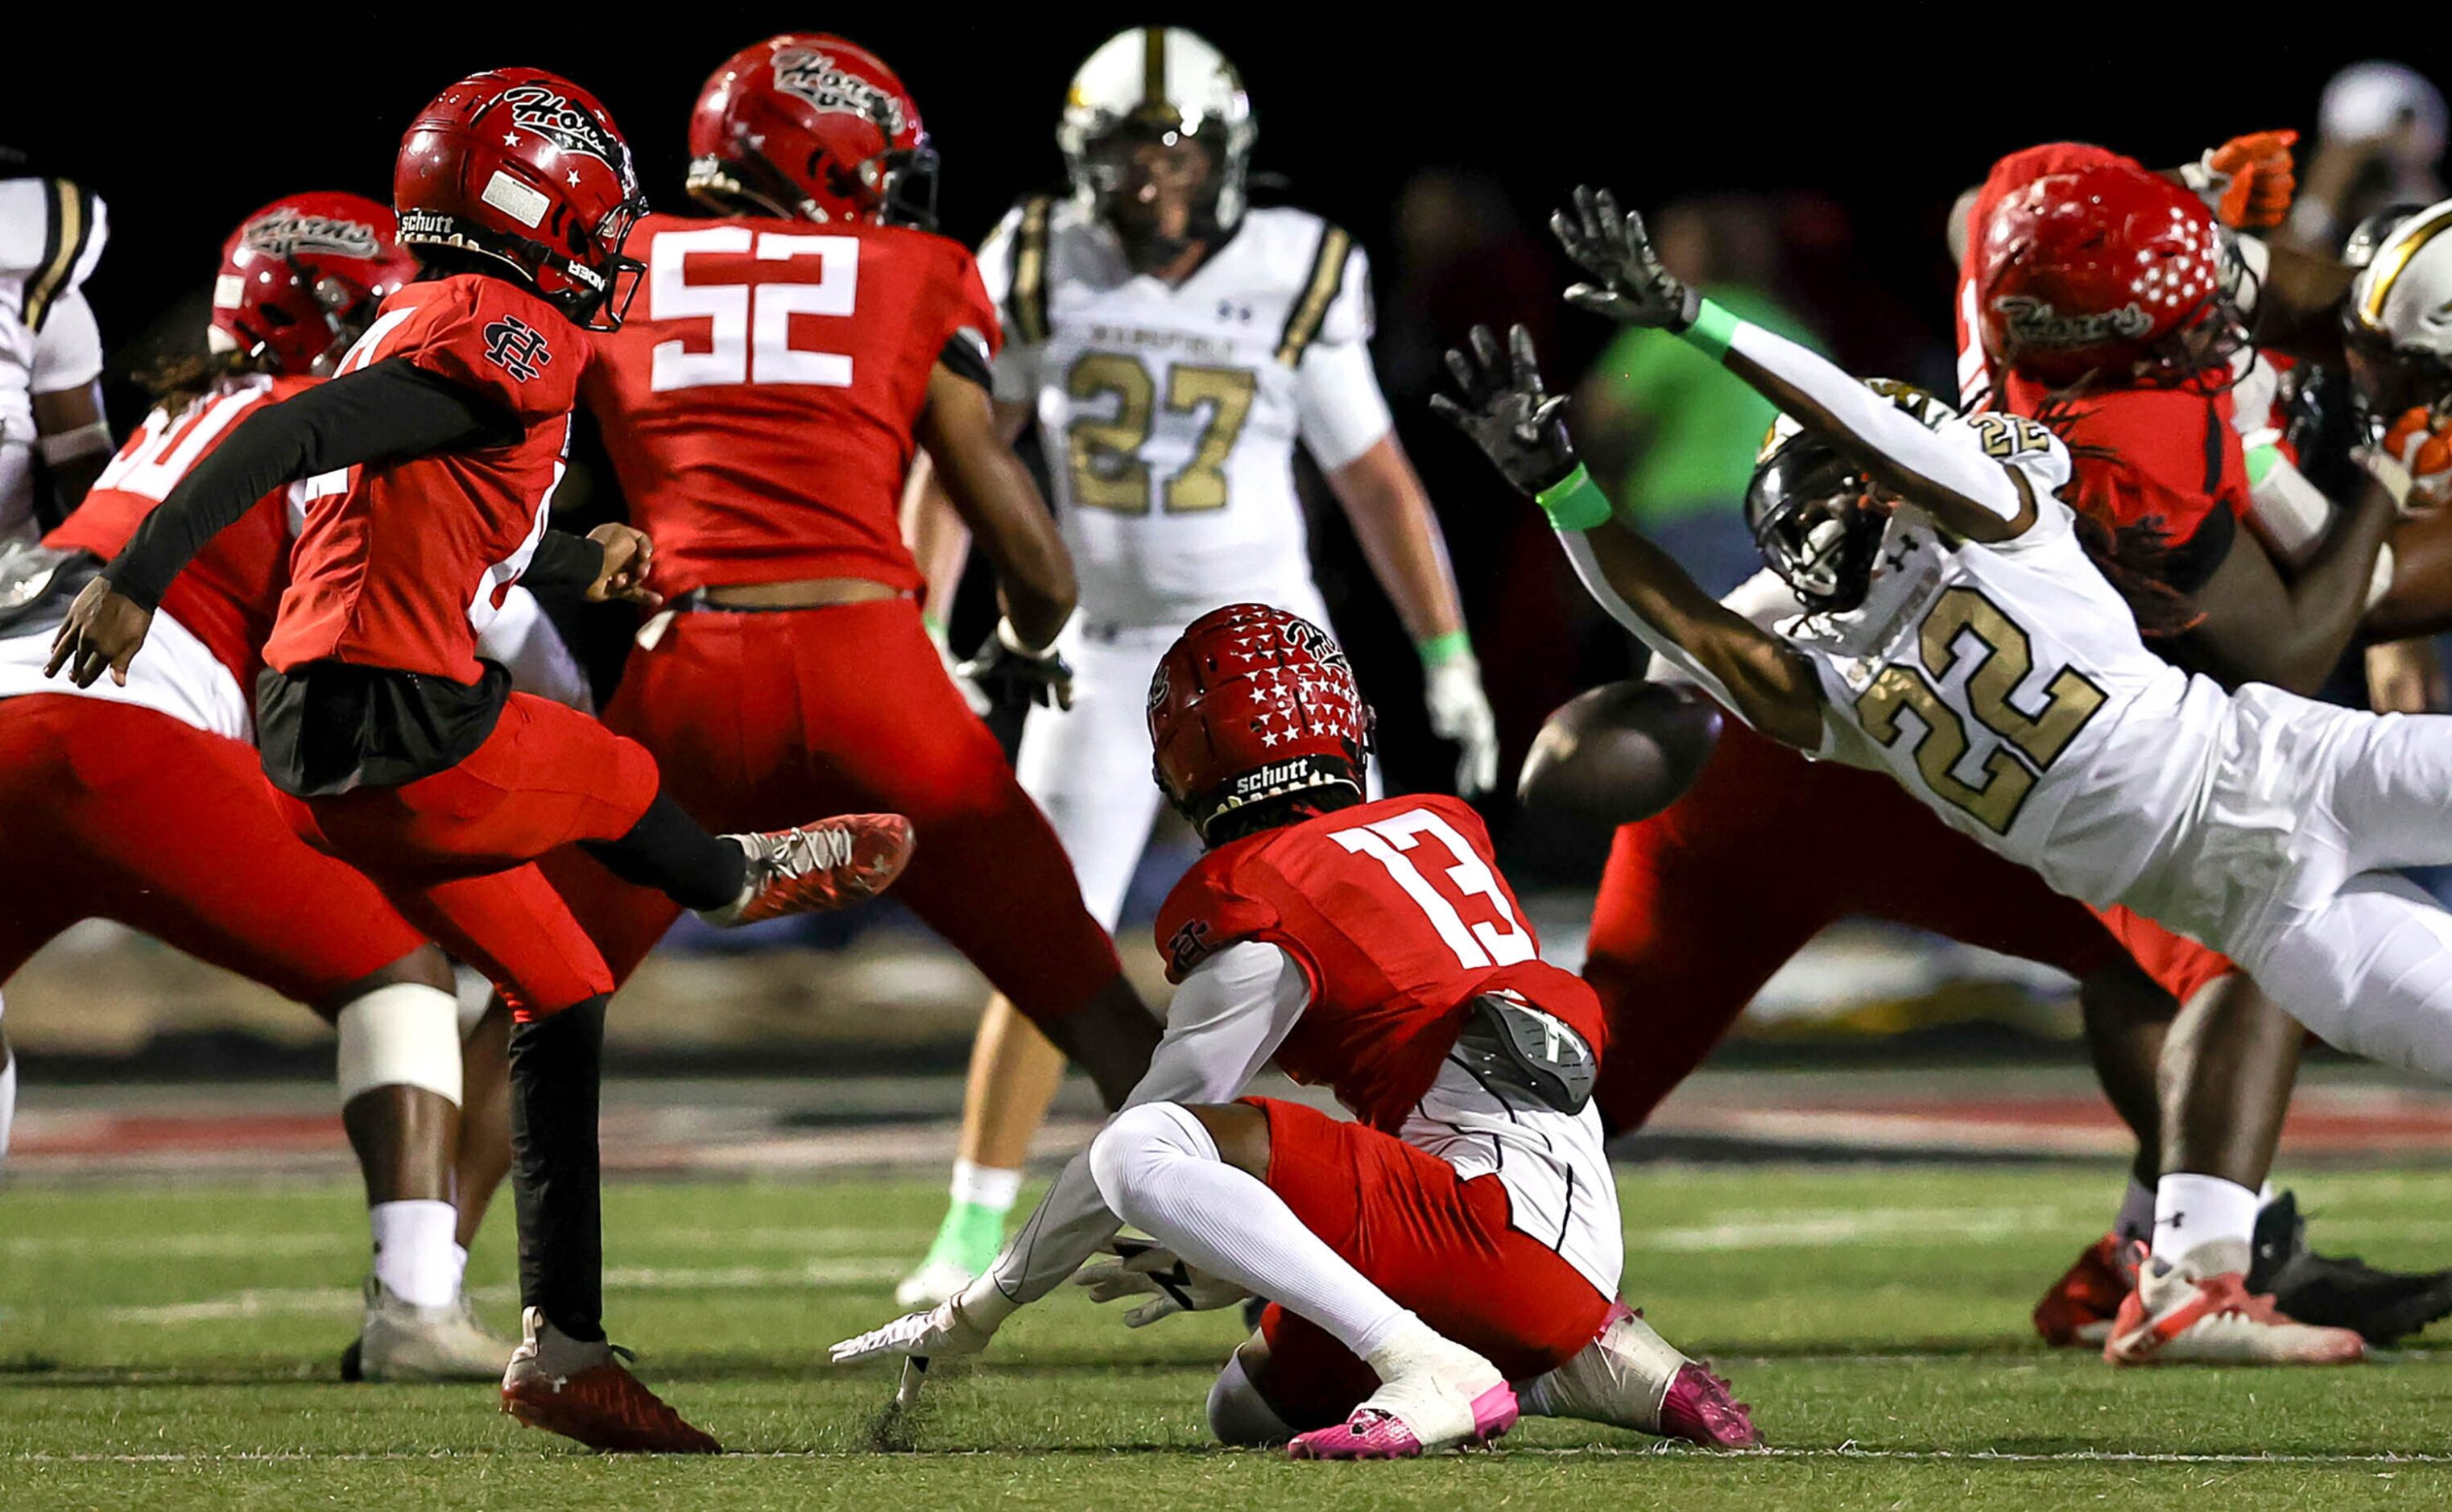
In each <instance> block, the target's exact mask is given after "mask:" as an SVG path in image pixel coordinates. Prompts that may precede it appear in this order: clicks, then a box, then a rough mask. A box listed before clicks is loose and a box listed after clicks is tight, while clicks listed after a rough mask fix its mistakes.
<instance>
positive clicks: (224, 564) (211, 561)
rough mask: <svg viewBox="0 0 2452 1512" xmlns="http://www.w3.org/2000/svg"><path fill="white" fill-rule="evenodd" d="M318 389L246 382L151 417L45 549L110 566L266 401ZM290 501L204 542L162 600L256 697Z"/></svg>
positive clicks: (306, 383)
mask: <svg viewBox="0 0 2452 1512" xmlns="http://www.w3.org/2000/svg"><path fill="white" fill-rule="evenodd" d="M319 382H321V380H318V379H313V378H269V377H263V376H258V377H252V378H245V379H241V380H239V381H237V382H236V383H226V384H224V385H222V386H221V387H219V388H217V389H215V390H214V391H213V392H212V393H209V394H208V395H206V396H205V397H204V398H202V399H200V400H197V401H196V402H195V403H191V404H189V405H188V407H187V408H186V409H185V410H183V411H181V412H180V414H179V415H178V416H177V417H176V418H175V419H174V418H172V417H171V416H170V415H168V414H167V413H165V412H164V411H162V410H160V409H156V410H154V411H153V412H152V413H151V414H149V415H148V416H146V417H145V423H144V424H142V425H140V426H138V427H137V430H136V434H135V435H133V436H130V437H129V438H128V444H127V445H125V446H122V447H121V448H119V455H118V456H116V457H114V458H112V459H111V460H110V465H109V466H108V467H106V468H104V469H103V471H102V476H101V477H100V478H97V479H96V480H94V484H93V487H92V488H90V489H89V490H88V491H87V493H86V496H85V501H84V502H83V503H80V504H79V505H77V507H76V512H75V513H74V514H72V515H70V516H69V518H68V519H67V520H66V521H64V522H63V523H62V524H61V525H60V527H59V528H58V529H57V530H54V531H52V532H51V533H50V534H49V535H48V536H46V537H44V538H43V544H45V545H47V546H57V547H62V548H81V549H83V550H86V551H89V552H92V553H93V554H94V555H95V556H97V557H100V558H102V559H103V560H106V561H108V560H110V559H111V558H113V557H116V556H118V555H119V552H120V548H121V547H123V546H126V545H127V544H128V539H129V537H130V536H133V535H135V534H136V527H137V526H138V525H140V524H143V523H144V522H145V517H146V516H148V515H149V514H151V513H152V512H153V510H154V508H155V506H157V505H159V504H160V503H161V502H162V501H163V500H164V499H166V498H168V496H169V493H170V490H171V489H172V488H173V487H176V486H177V485H178V482H179V480H180V479H182V478H185V477H187V476H188V472H189V471H190V470H191V469H193V468H194V467H195V465H196V463H198V462H199V461H203V460H204V459H205V458H206V457H207V456H208V455H209V454H210V453H211V452H212V449H213V448H214V447H216V446H218V445H220V444H221V443H222V442H223V441H224V440H226V439H227V437H228V436H229V434H230V433H231V431H232V430H234V429H235V428H236V427H237V425H238V422H240V421H242V420H245V419H246V418H247V416H248V415H250V414H253V413H254V412H255V410H256V408H257V407H258V406H260V405H262V404H264V403H280V402H281V401H283V400H285V399H287V398H289V397H290V396H291V395H292V394H295V393H298V392H299V391H301V390H302V389H306V388H309V387H312V386H313V385H314V384H315V383H319ZM287 495H288V490H287V488H282V489H276V490H274V491H273V492H272V493H270V494H267V495H266V496H265V498H264V501H263V502H261V503H259V504H257V505H256V506H255V507H254V508H253V509H250V510H248V511H247V513H246V514H245V515H243V516H241V517H240V518H239V520H238V523H236V524H234V525H232V526H230V527H229V528H228V529H227V530H225V531H223V532H222V533H221V534H220V535H218V536H215V537H214V538H213V539H212V540H210V541H208V542H207V543H206V545H205V549H204V550H202V551H200V552H198V553H197V554H196V557H195V560H193V561H190V562H189V563H188V566H187V570H185V571H184V572H182V573H180V574H179V576H178V577H176V578H174V579H171V580H170V586H169V589H168V591H167V592H165V593H164V594H163V595H162V608H163V609H164V611H165V612H167V613H168V615H169V616H170V618H172V619H176V620H178V621H179V623H181V624H183V625H185V626H187V627H188V629H189V630H190V631H192V632H194V633H195V637H196V638H197V639H199V640H201V641H203V642H204V643H205V646H206V648H207V649H208V650H209V651H211V652H212V654H213V658H214V659H215V660H217V661H219V662H220V663H221V664H222V665H223V666H225V667H227V668H228V669H229V672H230V676H231V677H236V678H237V679H238V685H239V688H240V690H241V691H242V692H244V693H247V694H249V695H252V693H253V691H254V688H255V675H256V674H257V673H258V672H260V671H262V670H263V667H264V662H263V646H264V642H265V640H266V639H267V638H268V637H269V636H270V635H271V634H272V619H273V614H274V611H275V610H276V609H278V608H279V606H280V603H281V590H282V589H283V587H284V586H286V585H287V583H288V581H289V518H288V501H287Z"/></svg>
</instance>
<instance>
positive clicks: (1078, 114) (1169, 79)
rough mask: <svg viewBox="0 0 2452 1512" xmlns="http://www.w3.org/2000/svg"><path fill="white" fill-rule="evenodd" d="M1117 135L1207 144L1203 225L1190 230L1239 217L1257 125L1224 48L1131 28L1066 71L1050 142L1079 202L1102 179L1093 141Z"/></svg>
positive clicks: (1177, 30) (1193, 35)
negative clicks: (1209, 172)
mask: <svg viewBox="0 0 2452 1512" xmlns="http://www.w3.org/2000/svg"><path fill="white" fill-rule="evenodd" d="M1126 133H1130V134H1131V135H1133V136H1137V137H1139V138H1141V139H1144V140H1152V141H1157V142H1162V143H1164V144H1166V145H1168V146H1173V145H1174V144H1175V143H1176V142H1177V141H1191V142H1196V143H1200V144H1202V145H1204V146H1208V147H1211V148H1212V150H1213V151H1214V152H1215V153H1216V165H1217V171H1216V181H1215V182H1216V194H1215V197H1214V198H1213V199H1212V200H1211V201H1210V202H1209V204H1208V206H1206V208H1207V210H1208V215H1207V219H1208V220H1209V221H1210V223H1211V224H1210V225H1208V226H1201V227H1199V229H1200V231H1201V232H1202V233H1204V235H1206V236H1222V235H1224V234H1225V233H1227V232H1231V231H1232V230H1234V229H1235V226H1236V223H1237V222H1239V221H1240V220H1241V219H1242V218H1243V209H1244V206H1245V204H1246V196H1245V192H1244V190H1245V184H1246V181H1247V179H1248V177H1249V170H1250V167H1251V160H1252V144H1253V143H1254V142H1255V141H1256V139H1257V138H1258V136H1259V126H1258V123H1257V122H1256V121H1255V120H1254V119H1253V117H1252V100H1251V96H1249V95H1247V94H1245V93H1244V92H1243V76H1242V75H1241V74H1240V73H1238V72H1236V69H1235V65H1234V64H1232V63H1229V62H1228V61H1227V60H1226V55H1225V54H1224V53H1222V52H1220V51H1218V50H1217V49H1216V48H1215V47H1213V46H1211V45H1210V43H1209V41H1208V40H1207V39H1206V38H1204V37H1202V36H1200V35H1199V34H1198V33H1197V32H1194V31H1190V30H1187V29H1184V28H1182V27H1133V28H1131V29H1127V30H1123V31H1118V32H1117V33H1116V34H1115V35H1114V36H1112V37H1109V38H1108V39H1107V40H1106V41H1105V42H1104V43H1102V44H1100V45H1099V48H1098V50H1097V51H1096V52H1093V53H1091V54H1090V59H1089V61H1088V62H1086V63H1084V64H1082V65H1081V67H1080V69H1079V70H1078V72H1076V73H1075V74H1074V75H1073V84H1072V88H1070V89H1068V90H1067V91H1066V92H1065V95H1064V114H1063V117H1062V119H1061V120H1059V121H1058V123H1057V126H1056V145H1057V146H1058V147H1061V148H1062V149H1063V151H1064V163H1065V167H1067V168H1068V169H1069V170H1070V171H1071V174H1072V179H1073V191H1074V193H1075V194H1076V195H1078V197H1079V198H1080V200H1081V203H1082V205H1083V207H1084V208H1088V209H1092V210H1095V209H1096V208H1097V201H1098V197H1099V195H1100V193H1101V192H1102V190H1103V189H1104V188H1105V187H1107V185H1106V183H1105V179H1106V178H1107V177H1108V173H1107V172H1106V171H1105V170H1104V166H1103V165H1102V164H1101V162H1100V161H1099V157H1100V154H1099V152H1098V147H1099V146H1100V144H1101V143H1104V142H1108V141H1110V140H1111V139H1113V138H1116V137H1117V136H1119V135H1123V134H1126Z"/></svg>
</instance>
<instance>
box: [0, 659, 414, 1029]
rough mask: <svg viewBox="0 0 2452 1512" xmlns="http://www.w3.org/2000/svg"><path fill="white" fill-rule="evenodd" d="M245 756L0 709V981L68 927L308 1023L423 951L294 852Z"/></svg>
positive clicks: (372, 903)
mask: <svg viewBox="0 0 2452 1512" xmlns="http://www.w3.org/2000/svg"><path fill="white" fill-rule="evenodd" d="M276 796H277V795H276V794H275V793H274V792H273V789H272V786H271V784H270V783H267V781H265V780H264V770H263V768H262V767H261V766H260V765H259V764H258V762H257V760H256V754H255V749H254V748H253V747H252V746H248V745H246V744H244V743H242V742H240V741H237V740H232V739H229V738H227V736H218V735H209V734H207V733H206V732H205V731H202V730H199V729H196V728H195V727H194V726H192V725H188V724H183V723H181V722H180V721H179V720H177V719H175V718H173V717H170V716H169V715H167V714H159V713H156V712H155V711H153V710H151V709H147V708H141V707H138V706H136V705H133V704H126V703H111V702H107V701H105V700H103V699H101V698H89V697H78V696H76V695H72V694H51V693H37V694H27V695H24V696H21V697H13V698H8V699H0V981H6V980H7V979H8V978H9V977H10V976H12V975H14V974H15V973H16V971H17V969H18V968H19V967H21V966H23V965H25V964H26V961H27V958H28V957H30V956H31V955H32V954H33V953H34V952H36V951H38V950H40V949H42V947H43V946H44V945H45V944H46V943H47V942H49V940H50V939H51V938H52V936H54V935H56V934H58V933H60V932H61V931H62V930H65V929H67V928H68V927H69V925H71V924H74V923H76V922H77V921H78V920H80V919H87V918H107V919H113V920H116V921H118V922H119V923H122V924H125V925H127V926H129V928H130V929H136V930H142V931H144V932H145V933H148V934H150V935H152V936H153V937H155V938H156V939H159V940H161V941H163V942H164V943H166V944H168V945H171V946H173V947H175V948H177V949H179V950H181V951H184V952H187V953H188V954H189V955H192V956H194V957H196V958H197V959H198V960H200V961H208V962H210V963H211V964H212V965H215V966H218V967H221V968H223V969H224V970H226V971H231V972H237V973H238V974H239V975H241V976H244V977H247V978H248V979H250V980H252V981H256V982H261V983H262V984H264V985H265V986H266V987H268V988H270V989H272V990H273V991H274V992H279V993H280V994H281V995H282V996H284V997H287V998H292V999H294V1000H296V1001H298V1002H301V1003H306V1004H308V1005H311V1006H315V1007H319V1008H332V1009H336V1008H338V1007H339V1006H340V1005H339V1004H337V1003H334V1002H332V1001H331V999H332V998H333V996H334V995H335V994H337V993H338V992H340V991H341V989H343V988H345V987H347V986H349V985H350V984H351V983H354V982H356V981H359V980H360V979H362V978H364V977H366V976H367V975H369V974H371V973H373V972H378V971H381V970H382V969H383V968H385V967H386V966H389V965H390V964H392V963H393V962H394V961H397V960H399V959H400V958H401V957H403V956H405V955H407V954H409V953H410V952H413V951H416V950H418V949H419V948H421V947H422V946H424V945H425V936H424V935H422V934H420V933H418V932H417V931H416V930H414V929H412V928H410V926H409V924H408V921H407V920H405V919H404V918H402V917H401V916H400V914H399V913H396V912H394V911H393V909H392V907H391V905H390V904H389V903H387V902H386V901H385V900H384V896H383V894H382V893H379V892H377V891H376V890H375V886H374V884H373V883H372V882H369V881H367V880H366V877H364V876H362V875H360V874H358V873H356V872H354V871H352V870H350V869H349V868H348V867H346V866H344V865H343V864H341V863H340V862H339V861H336V860H334V859H332V858H331V857H330V856H328V855H322V854H317V853H316V852H314V851H312V850H310V849H308V848H307V847H306V846H304V845H301V844H300V843H299V841H298V836H297V835H293V834H291V833H290V830H289V826H288V825H287V823H286V822H284V820H283V818H282V815H281V810H280V808H279V806H278V805H277V803H276V802H275V801H274V800H275V798H276Z"/></svg>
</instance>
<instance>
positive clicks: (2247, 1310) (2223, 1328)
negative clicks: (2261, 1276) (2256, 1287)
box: [2103, 1241, 2366, 1365]
mask: <svg viewBox="0 0 2452 1512" xmlns="http://www.w3.org/2000/svg"><path fill="white" fill-rule="evenodd" d="M2240 1248H2241V1246H2240V1245H2239V1244H2238V1243H2237V1242H2236V1241H2232V1242H2228V1243H2217V1244H2211V1245H2205V1246H2201V1247H2198V1248H2196V1249H2194V1250H2191V1251H2189V1253H2188V1255H2187V1256H2186V1257H2184V1259H2183V1260H2182V1261H2181V1262H2180V1263H2179V1264H2176V1265H2175V1264H2173V1263H2172V1262H2170V1261H2167V1260H2164V1259H2162V1258H2161V1257H2159V1256H2148V1257H2147V1259H2146V1261H2145V1264H2144V1265H2143V1266H2142V1267H2139V1269H2138V1273H2137V1289H2136V1290H2135V1291H2132V1292H2130V1293H2129V1294H2128V1297H2127V1300H2126V1301H2124V1302H2123V1303H2121V1305H2120V1316H2119V1317H2118V1318H2117V1319H2115V1320H2114V1321H2113V1322H2112V1325H2111V1336H2110V1337H2109V1338H2108V1339H2106V1341H2105V1342H2104V1345H2103V1357H2104V1359H2106V1360H2107V1361H2109V1362H2111V1363H2112V1364H2113V1365H2349V1364H2351V1363H2353V1362H2355V1361H2357V1360H2359V1359H2361V1358H2362V1357H2363V1356H2364V1355H2365V1353H2366V1345H2365V1342H2364V1341H2363V1340H2362V1339H2360V1338H2359V1336H2358V1335H2357V1334H2356V1333H2353V1332H2351V1331H2350V1330H2349V1329H2347V1328H2319V1327H2314V1326H2311V1325H2307V1324H2304V1323H2300V1322H2298V1321H2297V1320H2296V1319H2293V1318H2291V1317H2290V1316H2289V1315H2288V1314H2286V1313H2284V1312H2283V1311H2282V1309H2281V1308H2279V1307H2277V1306H2274V1305H2273V1299H2272V1298H2271V1297H2260V1296H2257V1295H2256V1294H2254V1293H2252V1292H2250V1291H2249V1290H2248V1289H2247V1279H2246V1277H2245V1276H2244V1274H2243V1272H2242V1270H2241V1269H2239V1268H2233V1267H2227V1266H2225V1265H2224V1264H2223V1262H2224V1261H2225V1260H2228V1259H2230V1258H2232V1257H2231V1256H2227V1255H2219V1254H2218V1255H2216V1256H2214V1257H2211V1258H2210V1259H2209V1260H2201V1259H2200V1258H2199V1257H2201V1256H2204V1255H2205V1251H2206V1250H2208V1249H2212V1250H2223V1249H2228V1250H2232V1251H2237V1250H2238V1249H2240ZM2241 1258H2244V1257H2241ZM2191 1262H2194V1263H2193V1264H2192V1263H2191Z"/></svg>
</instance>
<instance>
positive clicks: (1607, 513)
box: [1532, 462, 1617, 530]
mask: <svg viewBox="0 0 2452 1512" xmlns="http://www.w3.org/2000/svg"><path fill="white" fill-rule="evenodd" d="M1532 501H1533V502H1534V503H1536V504H1539V505H1540V506H1541V510H1542V513H1544V514H1546V515H1548V516H1549V517H1550V523H1551V524H1552V525H1555V526H1556V527H1557V528H1558V529H1560V530H1591V529H1592V528H1594V527H1595V526H1599V525H1606V524H1608V523H1609V522H1610V520H1611V519H1612V516H1614V515H1615V514H1616V513H1617V511H1616V510H1614V509H1612V507H1611V506H1610V501H1609V495H1607V494H1605V493H1602V492H1601V485H1600V484H1598V483H1596V482H1594V481H1592V469H1590V468H1588V467H1586V466H1585V465H1584V464H1583V463H1582V462H1577V463H1575V470H1574V471H1573V472H1571V473H1569V474H1568V475H1567V476H1566V477H1564V478H1562V479H1560V480H1559V481H1556V482H1554V483H1552V484H1551V485H1550V486H1549V487H1547V488H1544V489H1542V490H1541V491H1540V492H1539V493H1537V494H1534V495H1533V496H1532Z"/></svg>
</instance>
